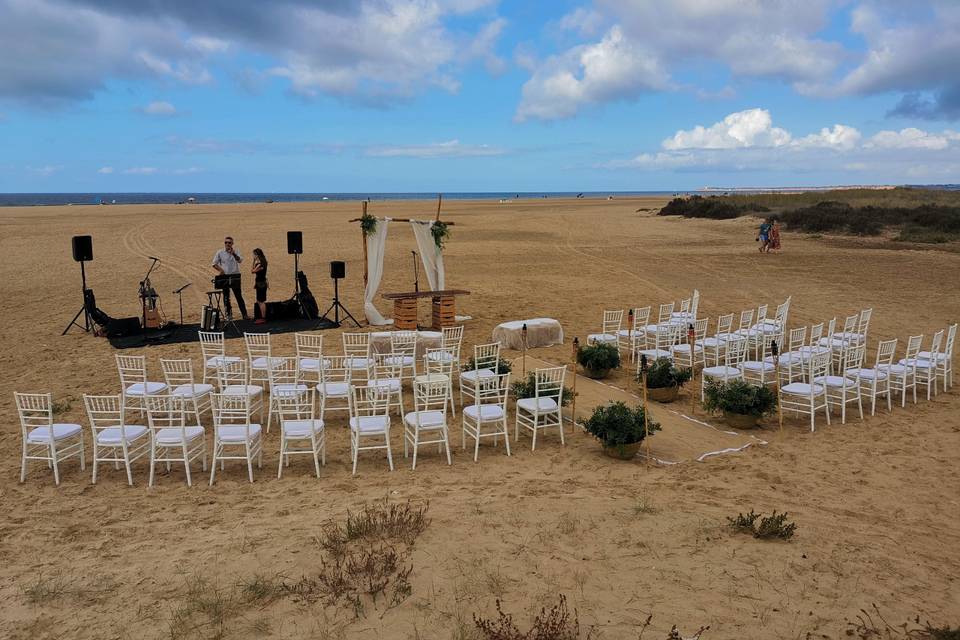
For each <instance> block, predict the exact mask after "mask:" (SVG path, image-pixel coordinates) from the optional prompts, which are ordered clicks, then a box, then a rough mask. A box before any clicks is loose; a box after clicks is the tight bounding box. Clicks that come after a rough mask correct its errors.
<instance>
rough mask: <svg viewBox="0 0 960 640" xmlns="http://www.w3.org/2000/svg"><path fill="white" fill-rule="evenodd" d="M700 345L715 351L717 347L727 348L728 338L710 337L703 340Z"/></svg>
mask: <svg viewBox="0 0 960 640" xmlns="http://www.w3.org/2000/svg"><path fill="white" fill-rule="evenodd" d="M699 344H702V345H703V346H705V347H708V348H711V349H714V348H716V347H723V346H726V344H727V338H726V337H725V336H710V337H707V338H704V339H703V340H701V341H700V342H699Z"/></svg>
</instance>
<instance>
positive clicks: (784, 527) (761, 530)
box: [727, 509, 797, 540]
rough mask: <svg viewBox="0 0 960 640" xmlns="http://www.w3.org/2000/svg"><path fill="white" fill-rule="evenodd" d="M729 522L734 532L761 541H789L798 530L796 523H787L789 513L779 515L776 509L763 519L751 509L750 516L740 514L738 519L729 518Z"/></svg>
mask: <svg viewBox="0 0 960 640" xmlns="http://www.w3.org/2000/svg"><path fill="white" fill-rule="evenodd" d="M758 519H759V520H760V522H759V524H758V523H757V520H758ZM727 522H729V523H730V526H731V527H732V528H733V530H734V531H739V532H741V533H749V534H751V535H753V537H754V538H760V539H761V540H771V539H779V540H788V539H790V538H792V537H793V534H794V533H795V532H796V530H797V525H796V523H793V522H788V521H787V513H786V512H783V513H777V511H776V509H774V511H773V513H772V514H770V515H769V516H762V517H761V516H760V514H759V513H754V512H753V509H751V510H750V513H748V514H742V513H740V514H737V517H736V518H730V517H728V518H727Z"/></svg>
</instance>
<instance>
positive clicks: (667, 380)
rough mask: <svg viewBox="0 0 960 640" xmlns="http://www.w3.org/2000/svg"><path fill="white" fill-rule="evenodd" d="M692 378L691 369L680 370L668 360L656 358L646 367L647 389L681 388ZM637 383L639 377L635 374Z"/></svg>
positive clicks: (639, 379) (639, 380)
mask: <svg viewBox="0 0 960 640" xmlns="http://www.w3.org/2000/svg"><path fill="white" fill-rule="evenodd" d="M692 377H693V370H692V369H681V368H680V367H677V366H675V365H674V364H673V360H671V359H670V358H657V359H656V360H654V361H653V364H652V365H650V366H649V367H647V389H664V388H666V387H682V386H683V385H685V384H687V383H688V382H690V378H692ZM637 382H641V376H640V374H639V373H638V374H637Z"/></svg>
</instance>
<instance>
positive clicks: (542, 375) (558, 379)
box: [533, 367, 567, 406]
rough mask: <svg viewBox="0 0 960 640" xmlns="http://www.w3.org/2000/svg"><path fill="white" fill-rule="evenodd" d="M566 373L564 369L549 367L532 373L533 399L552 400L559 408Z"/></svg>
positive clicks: (561, 401)
mask: <svg viewBox="0 0 960 640" xmlns="http://www.w3.org/2000/svg"><path fill="white" fill-rule="evenodd" d="M566 373H567V368H566V367H549V368H545V369H537V370H536V371H534V372H533V375H534V381H535V388H534V393H535V397H537V398H553V399H554V400H555V401H556V402H557V406H561V405H562V404H563V379H564V377H565V376H566Z"/></svg>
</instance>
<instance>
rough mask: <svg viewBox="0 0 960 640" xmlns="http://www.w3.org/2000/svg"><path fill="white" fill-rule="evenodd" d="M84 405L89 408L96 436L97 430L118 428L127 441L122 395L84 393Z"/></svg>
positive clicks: (89, 415)
mask: <svg viewBox="0 0 960 640" xmlns="http://www.w3.org/2000/svg"><path fill="white" fill-rule="evenodd" d="M83 406H84V407H85V408H86V410H87V417H88V418H89V419H90V429H91V430H93V435H94V438H96V436H97V432H99V431H103V430H104V429H110V428H118V429H120V434H121V436H122V439H123V440H124V441H126V435H127V434H126V428H127V426H128V425H127V424H126V423H125V422H124V420H123V411H122V406H123V405H122V403H121V401H120V395H119V394H118V395H115V396H91V395H87V394H84V395H83Z"/></svg>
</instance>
